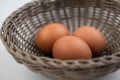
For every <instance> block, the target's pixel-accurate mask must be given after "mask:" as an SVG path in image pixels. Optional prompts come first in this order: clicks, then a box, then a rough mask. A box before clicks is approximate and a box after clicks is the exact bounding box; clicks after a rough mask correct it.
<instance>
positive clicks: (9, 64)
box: [0, 0, 120, 80]
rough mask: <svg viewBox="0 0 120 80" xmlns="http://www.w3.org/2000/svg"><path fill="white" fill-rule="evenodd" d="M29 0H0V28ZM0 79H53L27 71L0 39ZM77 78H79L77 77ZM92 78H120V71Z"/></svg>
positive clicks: (110, 79) (107, 79)
mask: <svg viewBox="0 0 120 80" xmlns="http://www.w3.org/2000/svg"><path fill="white" fill-rule="evenodd" d="M29 1H31V0H0V28H1V26H2V23H3V21H4V20H5V18H6V17H7V16H9V15H10V14H11V13H12V12H13V11H14V10H16V9H17V8H19V7H21V6H22V5H24V4H25V3H27V2H29ZM0 80H54V79H50V78H47V77H44V76H42V75H39V74H36V73H34V72H31V71H29V70H28V69H27V68H26V67H25V66H23V65H21V64H18V63H16V62H15V61H14V59H13V58H12V56H11V55H10V54H9V53H8V52H7V51H6V49H5V47H4V46H3V44H2V42H1V40H0ZM78 80H79V79H78ZM93 80H120V71H117V72H115V73H112V74H109V75H107V76H104V77H101V78H96V79H93Z"/></svg>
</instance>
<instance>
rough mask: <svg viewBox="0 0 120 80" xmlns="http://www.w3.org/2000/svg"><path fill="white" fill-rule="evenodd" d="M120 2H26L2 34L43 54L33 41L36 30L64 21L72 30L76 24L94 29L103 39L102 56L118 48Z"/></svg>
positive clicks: (64, 0) (112, 52) (34, 52)
mask: <svg viewBox="0 0 120 80" xmlns="http://www.w3.org/2000/svg"><path fill="white" fill-rule="evenodd" d="M119 7H120V5H119V4H118V3H117V2H115V1H113V0H54V1H52V2H47V3H41V2H37V1H36V2H35V3H34V4H32V3H31V4H27V5H25V6H24V7H23V8H20V9H19V10H17V11H16V12H14V13H13V14H14V16H11V17H10V18H11V20H10V21H9V24H8V27H7V28H4V29H3V31H5V30H8V31H7V32H2V34H5V33H6V34H9V36H8V38H9V42H10V43H12V44H14V45H16V46H17V47H18V48H20V49H21V50H23V51H26V52H27V53H29V54H35V55H38V56H44V53H43V52H42V51H40V50H39V49H38V48H37V47H36V44H35V37H36V33H37V32H38V30H39V29H41V28H42V27H43V26H44V25H46V24H48V23H53V22H59V23H63V24H64V25H66V26H67V27H68V29H69V30H70V32H71V33H72V32H73V31H74V30H75V29H76V28H78V27H79V26H84V25H90V26H93V27H95V28H97V29H98V30H99V31H100V32H101V33H102V34H103V35H104V36H105V38H106V41H107V48H106V50H105V51H104V52H103V53H102V55H111V54H114V53H115V52H118V51H119V50H120V36H119V33H120V8H119Z"/></svg>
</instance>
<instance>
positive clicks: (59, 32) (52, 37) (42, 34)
mask: <svg viewBox="0 0 120 80" xmlns="http://www.w3.org/2000/svg"><path fill="white" fill-rule="evenodd" d="M69 34H70V33H69V30H68V29H67V27H66V26H65V25H63V24H60V23H51V24H48V25H45V26H44V27H43V28H42V29H41V30H40V31H39V32H38V33H37V36H36V45H37V46H38V48H40V49H41V50H43V51H44V52H46V53H47V54H49V53H51V52H52V47H53V44H54V43H55V41H56V40H57V39H59V38H60V37H63V36H67V35H69Z"/></svg>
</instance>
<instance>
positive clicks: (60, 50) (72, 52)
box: [53, 36, 92, 60]
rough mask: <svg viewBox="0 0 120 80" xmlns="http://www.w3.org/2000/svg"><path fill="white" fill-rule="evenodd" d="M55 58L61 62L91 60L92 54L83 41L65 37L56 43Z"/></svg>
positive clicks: (54, 47)
mask: <svg viewBox="0 0 120 80" xmlns="http://www.w3.org/2000/svg"><path fill="white" fill-rule="evenodd" d="M53 57H54V58H57V59H61V60H75V59H91V57H92V53H91V50H90V48H89V46H88V45H87V43H85V42H84V41H83V40H82V39H79V38H77V37H74V36H65V37H62V38H60V39H58V40H57V41H56V42H55V44H54V46H53Z"/></svg>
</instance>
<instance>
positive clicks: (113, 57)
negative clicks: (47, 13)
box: [0, 0, 120, 68]
mask: <svg viewBox="0 0 120 80" xmlns="http://www.w3.org/2000/svg"><path fill="white" fill-rule="evenodd" d="M103 1H104V0H103ZM111 1H116V2H117V1H118V0H111ZM36 3H39V4H40V5H42V4H43V3H42V4H41V2H40V1H39V0H36V1H31V2H29V3H26V4H25V5H24V6H22V7H20V8H18V9H17V10H15V11H14V12H13V13H11V15H10V16H8V17H7V18H6V20H5V21H4V23H3V25H2V27H4V25H5V24H6V23H8V22H10V20H11V19H12V18H13V17H14V16H15V15H17V13H19V12H21V11H22V10H23V9H24V7H26V6H34V5H35V4H36ZM46 4H47V3H46ZM119 5H120V3H119ZM1 34H2V29H0V38H1V39H2V36H1ZM2 41H3V40H2ZM3 43H4V41H3ZM15 47H16V48H17V49H18V50H20V49H19V48H18V47H17V46H15ZM20 51H21V52H23V53H25V54H26V55H27V56H31V57H34V58H36V59H47V60H49V61H50V62H53V61H59V62H61V63H65V64H66V63H67V62H73V63H74V62H79V61H81V62H82V61H83V62H84V61H85V62H89V63H91V65H89V66H88V67H87V68H90V67H93V65H98V63H96V62H94V61H95V60H97V61H99V62H101V63H102V64H100V65H98V66H102V65H110V64H113V63H117V62H120V60H119V58H116V57H115V56H116V55H120V53H114V54H112V55H109V56H102V57H98V58H92V59H89V60H81V59H78V60H59V59H55V58H49V57H43V56H36V55H33V54H29V53H28V52H26V51H23V50H20ZM110 57H111V58H112V61H109V60H106V58H110ZM31 60H32V59H31ZM41 61H42V60H41ZM43 63H44V61H43ZM106 63H107V64H106ZM51 65H52V64H51ZM51 65H49V66H51ZM63 65H64V64H63ZM53 66H54V65H53ZM79 66H81V67H82V65H79ZM63 67H64V66H61V68H63ZM68 67H69V68H73V67H71V66H70V65H69V66H68ZM85 68H86V67H85Z"/></svg>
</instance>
